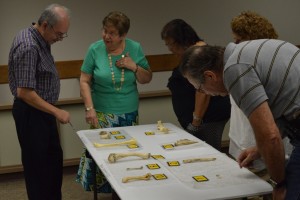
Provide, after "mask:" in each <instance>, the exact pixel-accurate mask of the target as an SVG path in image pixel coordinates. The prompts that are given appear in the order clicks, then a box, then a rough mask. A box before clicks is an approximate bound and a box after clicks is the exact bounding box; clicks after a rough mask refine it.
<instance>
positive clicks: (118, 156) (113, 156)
mask: <svg viewBox="0 0 300 200" xmlns="http://www.w3.org/2000/svg"><path fill="white" fill-rule="evenodd" d="M129 156H138V157H140V158H142V159H149V158H150V156H151V154H150V153H139V152H129V153H111V154H109V156H108V161H109V162H110V163H115V162H117V160H119V159H121V158H126V157H129Z"/></svg>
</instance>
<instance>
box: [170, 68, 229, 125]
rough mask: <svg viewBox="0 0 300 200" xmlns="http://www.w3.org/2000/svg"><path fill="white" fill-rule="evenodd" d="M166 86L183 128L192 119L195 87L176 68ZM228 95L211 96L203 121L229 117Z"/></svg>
mask: <svg viewBox="0 0 300 200" xmlns="http://www.w3.org/2000/svg"><path fill="white" fill-rule="evenodd" d="M167 87H168V88H169V89H170V91H171V93H172V104H173V110H174V112H175V114H176V116H177V119H178V121H179V123H180V125H181V126H182V127H183V128H184V129H185V128H186V127H187V125H188V124H189V123H191V122H192V121H193V112H194V109H195V92H196V90H195V88H194V86H193V85H192V84H190V83H189V81H188V80H187V79H186V78H184V77H183V76H182V74H181V73H180V72H179V70H178V68H175V69H174V70H173V73H172V75H171V77H170V78H169V82H168V85H167ZM230 108H231V105H230V100H229V96H226V97H221V96H212V97H211V98H210V102H209V105H208V108H207V110H206V112H205V115H204V116H203V119H202V120H203V123H210V122H218V121H223V120H227V119H229V117H230Z"/></svg>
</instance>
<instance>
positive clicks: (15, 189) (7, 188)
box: [0, 166, 111, 200]
mask: <svg viewBox="0 0 300 200" xmlns="http://www.w3.org/2000/svg"><path fill="white" fill-rule="evenodd" d="M77 168H78V167H77V166H74V167H65V168H64V178H63V186H62V195H63V198H62V199H63V200H93V199H94V196H93V192H86V191H84V190H83V189H82V187H81V185H80V184H79V183H77V182H75V176H76V172H77ZM98 199H99V200H111V195H110V194H98ZM0 200H28V198H27V194H26V188H25V182H24V178H23V174H22V173H11V174H1V175H0Z"/></svg>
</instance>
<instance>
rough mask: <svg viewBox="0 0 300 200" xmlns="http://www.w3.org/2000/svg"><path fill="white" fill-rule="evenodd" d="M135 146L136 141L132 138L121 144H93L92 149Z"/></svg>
mask: <svg viewBox="0 0 300 200" xmlns="http://www.w3.org/2000/svg"><path fill="white" fill-rule="evenodd" d="M132 144H137V141H136V139H134V138H132V139H130V140H126V141H123V142H115V143H106V144H100V143H96V142H95V143H94V147H97V148H101V147H112V146H122V145H132Z"/></svg>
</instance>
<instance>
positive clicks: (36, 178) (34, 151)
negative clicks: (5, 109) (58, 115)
mask: <svg viewBox="0 0 300 200" xmlns="http://www.w3.org/2000/svg"><path fill="white" fill-rule="evenodd" d="M12 113H13V117H14V120H15V124H16V129H17V134H18V139H19V143H20V146H21V153H22V164H23V167H24V175H25V183H26V189H27V195H28V198H29V200H41V199H43V200H61V186H62V163H63V153H62V148H61V146H60V141H59V135H58V130H57V124H56V119H55V117H54V116H52V115H50V114H48V113H44V112H42V111H40V110H37V109H35V108H33V107H31V106H30V105H28V104H26V103H25V102H24V101H22V100H20V99H16V100H15V101H14V104H13V110H12Z"/></svg>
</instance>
